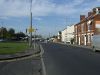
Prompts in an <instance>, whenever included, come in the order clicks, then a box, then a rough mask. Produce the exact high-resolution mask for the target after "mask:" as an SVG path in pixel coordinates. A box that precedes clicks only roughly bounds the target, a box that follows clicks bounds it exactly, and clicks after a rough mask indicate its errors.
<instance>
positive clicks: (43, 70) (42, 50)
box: [40, 45, 46, 75]
mask: <svg viewBox="0 0 100 75" xmlns="http://www.w3.org/2000/svg"><path fill="white" fill-rule="evenodd" d="M40 49H41V54H40V55H41V64H42V75H46V68H45V64H44V61H43V57H42V55H43V53H44V49H43V47H42V45H40Z"/></svg>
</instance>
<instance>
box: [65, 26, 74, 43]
mask: <svg viewBox="0 0 100 75" xmlns="http://www.w3.org/2000/svg"><path fill="white" fill-rule="evenodd" d="M66 36H67V37H66V42H68V43H71V40H72V39H74V25H72V26H67V33H66Z"/></svg>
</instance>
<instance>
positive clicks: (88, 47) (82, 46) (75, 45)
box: [59, 42, 92, 49]
mask: <svg viewBox="0 0 100 75" xmlns="http://www.w3.org/2000/svg"><path fill="white" fill-rule="evenodd" d="M59 44H63V45H68V46H74V47H80V48H87V49H92V47H91V46H85V45H77V44H65V43H61V42H60V43H59Z"/></svg>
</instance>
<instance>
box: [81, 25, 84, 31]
mask: <svg viewBox="0 0 100 75" xmlns="http://www.w3.org/2000/svg"><path fill="white" fill-rule="evenodd" d="M81 30H82V33H83V32H84V24H81Z"/></svg>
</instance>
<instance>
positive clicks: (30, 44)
mask: <svg viewBox="0 0 100 75" xmlns="http://www.w3.org/2000/svg"><path fill="white" fill-rule="evenodd" d="M29 46H30V47H32V0H30V38H29Z"/></svg>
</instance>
